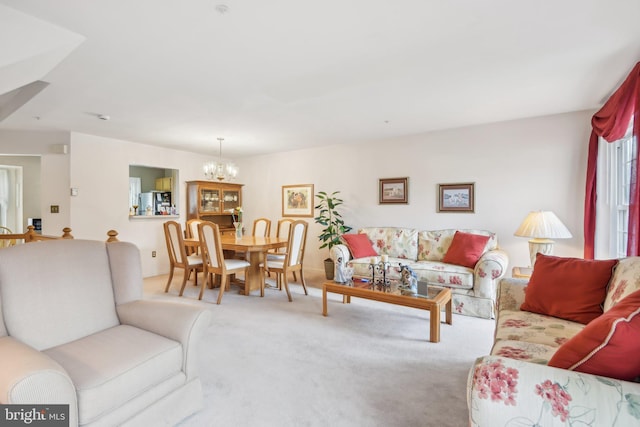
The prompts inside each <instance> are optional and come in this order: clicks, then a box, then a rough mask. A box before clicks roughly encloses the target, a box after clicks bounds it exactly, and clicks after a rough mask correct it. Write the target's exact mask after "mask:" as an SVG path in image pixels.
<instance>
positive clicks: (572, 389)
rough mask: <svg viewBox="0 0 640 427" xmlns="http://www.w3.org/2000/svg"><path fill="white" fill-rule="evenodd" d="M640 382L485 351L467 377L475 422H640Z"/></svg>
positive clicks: (471, 418) (471, 420) (482, 425)
mask: <svg viewBox="0 0 640 427" xmlns="http://www.w3.org/2000/svg"><path fill="white" fill-rule="evenodd" d="M639 402H640V384H639V383H634V382H629V381H620V380H616V379H611V378H606V377H598V376H595V375H590V374H583V373H579V372H574V371H569V370H566V369H558V368H552V367H549V366H546V365H540V364H536V363H529V362H524V361H521V360H516V359H508V358H504V357H498V356H485V357H481V358H479V359H477V360H476V362H475V364H474V366H473V368H472V369H471V370H470V372H469V377H468V381H467V404H468V407H469V424H470V425H471V426H478V427H485V426H506V425H530V426H532V425H541V426H563V427H564V426H567V425H583V426H587V425H588V426H614V425H615V426H631V425H639V424H640V411H639V410H638V409H639V406H640V403H639Z"/></svg>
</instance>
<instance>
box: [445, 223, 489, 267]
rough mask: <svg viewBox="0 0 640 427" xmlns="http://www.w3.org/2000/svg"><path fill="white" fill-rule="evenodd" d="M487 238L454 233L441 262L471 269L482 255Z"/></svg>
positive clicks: (458, 232)
mask: <svg viewBox="0 0 640 427" xmlns="http://www.w3.org/2000/svg"><path fill="white" fill-rule="evenodd" d="M488 241H489V236H483V235H481V234H471V233H463V232H462V231H456V234H454V235H453V240H452V241H451V246H449V249H448V250H447V253H446V254H444V258H443V259H442V262H445V263H447V264H455V265H462V266H464V267H468V268H473V267H475V266H476V263H477V262H478V260H479V259H480V257H481V256H482V254H483V253H484V247H485V246H486V245H487V242H488Z"/></svg>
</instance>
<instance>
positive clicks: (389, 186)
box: [378, 178, 409, 204]
mask: <svg viewBox="0 0 640 427" xmlns="http://www.w3.org/2000/svg"><path fill="white" fill-rule="evenodd" d="M408 181H409V178H383V179H380V189H379V192H378V195H379V196H378V197H379V199H378V203H379V204H391V203H409V186H408Z"/></svg>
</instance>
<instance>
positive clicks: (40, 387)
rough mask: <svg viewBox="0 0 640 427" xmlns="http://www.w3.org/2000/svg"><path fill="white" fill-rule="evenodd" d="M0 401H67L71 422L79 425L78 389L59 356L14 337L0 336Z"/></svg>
mask: <svg viewBox="0 0 640 427" xmlns="http://www.w3.org/2000/svg"><path fill="white" fill-rule="evenodd" d="M0 360H2V366H1V367H0V402H1V403H4V404H43V405H46V404H49V405H52V404H67V405H69V425H70V426H77V425H78V402H77V398H76V389H75V386H74V385H73V382H72V381H71V378H69V375H68V374H67V372H66V371H65V370H64V368H63V367H62V366H60V365H59V364H58V363H57V362H56V361H55V360H53V359H51V358H50V357H49V356H47V355H46V354H44V353H42V352H40V351H38V350H36V349H34V348H33V347H30V346H28V345H26V344H24V343H22V342H20V341H18V340H16V339H15V338H13V337H10V336H5V337H1V338H0Z"/></svg>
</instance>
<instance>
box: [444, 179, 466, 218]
mask: <svg viewBox="0 0 640 427" xmlns="http://www.w3.org/2000/svg"><path fill="white" fill-rule="evenodd" d="M474 185H475V184H474V183H473V182H470V183H463V184H438V212H474V209H475V195H474V191H475V190H474Z"/></svg>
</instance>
